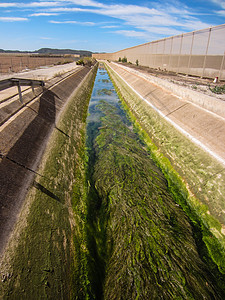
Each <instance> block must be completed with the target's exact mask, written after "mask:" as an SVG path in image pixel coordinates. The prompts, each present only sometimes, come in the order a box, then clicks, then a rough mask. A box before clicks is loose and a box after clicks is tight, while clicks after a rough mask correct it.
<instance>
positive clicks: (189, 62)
mask: <svg viewBox="0 0 225 300" xmlns="http://www.w3.org/2000/svg"><path fill="white" fill-rule="evenodd" d="M194 36H195V33H194V32H193V34H192V41H191V49H190V55H189V61H188V74H190V65H191V56H192V49H193V43H194ZM188 74H187V75H188Z"/></svg>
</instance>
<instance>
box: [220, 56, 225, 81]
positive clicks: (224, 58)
mask: <svg viewBox="0 0 225 300" xmlns="http://www.w3.org/2000/svg"><path fill="white" fill-rule="evenodd" d="M224 62H225V51H224V53H223V58H222V62H221V66H220V72H219V79H220V78H221V76H222V70H223V65H224ZM222 79H225V77H224V78H222Z"/></svg>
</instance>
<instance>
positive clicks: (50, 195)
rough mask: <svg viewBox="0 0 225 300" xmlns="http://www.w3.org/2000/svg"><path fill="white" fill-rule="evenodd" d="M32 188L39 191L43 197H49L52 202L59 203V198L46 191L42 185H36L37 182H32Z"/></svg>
mask: <svg viewBox="0 0 225 300" xmlns="http://www.w3.org/2000/svg"><path fill="white" fill-rule="evenodd" d="M33 186H34V187H35V188H36V189H37V190H39V191H41V192H42V193H44V194H45V195H47V196H49V197H51V198H52V199H54V200H57V201H60V199H59V197H57V196H56V195H55V194H53V193H52V192H50V191H49V190H48V189H46V188H45V187H44V186H43V185H41V184H40V183H38V182H37V181H35V180H34V183H33Z"/></svg>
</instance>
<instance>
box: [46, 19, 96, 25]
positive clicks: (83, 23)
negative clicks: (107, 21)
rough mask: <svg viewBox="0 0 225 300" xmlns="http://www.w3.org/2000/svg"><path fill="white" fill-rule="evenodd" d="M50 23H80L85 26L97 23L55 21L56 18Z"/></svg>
mask: <svg viewBox="0 0 225 300" xmlns="http://www.w3.org/2000/svg"><path fill="white" fill-rule="evenodd" d="M49 23H52V24H79V25H83V26H94V25H95V23H94V22H78V21H54V20H51V21H49Z"/></svg>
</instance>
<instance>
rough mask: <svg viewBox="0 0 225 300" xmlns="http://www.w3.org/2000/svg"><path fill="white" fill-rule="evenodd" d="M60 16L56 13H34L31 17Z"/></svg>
mask: <svg viewBox="0 0 225 300" xmlns="http://www.w3.org/2000/svg"><path fill="white" fill-rule="evenodd" d="M57 15H58V14H56V13H34V14H31V15H29V16H30V17H41V16H46V17H48V16H57Z"/></svg>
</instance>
